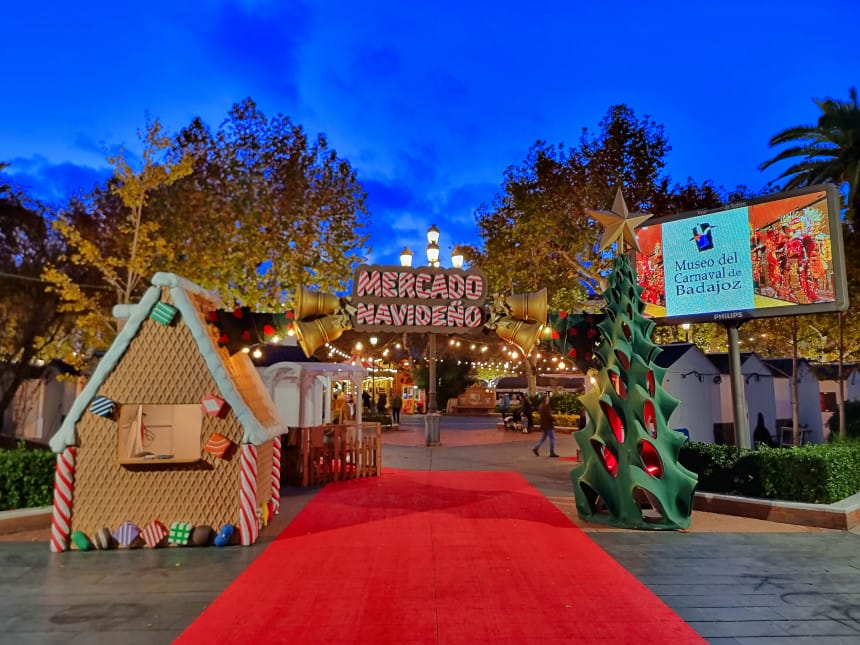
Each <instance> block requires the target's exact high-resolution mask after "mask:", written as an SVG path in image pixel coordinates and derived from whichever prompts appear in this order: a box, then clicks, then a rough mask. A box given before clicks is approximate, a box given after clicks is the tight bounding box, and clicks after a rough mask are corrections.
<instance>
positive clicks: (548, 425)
mask: <svg viewBox="0 0 860 645" xmlns="http://www.w3.org/2000/svg"><path fill="white" fill-rule="evenodd" d="M538 414H539V415H540V429H541V431H542V434H541V436H540V441H538V442H537V443H536V444H535V445H534V448H532V452H533V453H535V455H536V456H540V452H539V451H540V447H541V446H542V445H543V442H544V441H546V440H547V439H549V456H550V457H558V455H557V454H556V453H555V417H554V416H552V410H551V409H550V407H549V396H548V395H547V396H545V397H544V399H543V401H542V402H541V404H540V406H538Z"/></svg>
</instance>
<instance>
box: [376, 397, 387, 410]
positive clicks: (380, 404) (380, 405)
mask: <svg viewBox="0 0 860 645" xmlns="http://www.w3.org/2000/svg"><path fill="white" fill-rule="evenodd" d="M387 405H388V399H387V397H386V396H385V392H380V393H379V398H377V399H376V411H377V412H379V414H385V408H386V406H387Z"/></svg>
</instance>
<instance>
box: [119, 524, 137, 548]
mask: <svg viewBox="0 0 860 645" xmlns="http://www.w3.org/2000/svg"><path fill="white" fill-rule="evenodd" d="M113 536H114V538H115V539H116V541H117V543H119V545H120V546H124V547H126V548H131V547H132V546H134V544H135V542H137V539H138V538H139V537H140V529H139V528H137V525H136V524H135V523H134V522H132V521H131V520H126V521H125V522H123V523H122V525H121V526H120V527H119V528H118V529H117V530H116V531H115V532H114V534H113Z"/></svg>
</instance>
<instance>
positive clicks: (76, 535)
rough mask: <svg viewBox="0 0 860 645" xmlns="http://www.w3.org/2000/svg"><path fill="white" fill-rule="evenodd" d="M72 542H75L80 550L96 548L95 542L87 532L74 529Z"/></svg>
mask: <svg viewBox="0 0 860 645" xmlns="http://www.w3.org/2000/svg"><path fill="white" fill-rule="evenodd" d="M72 544H74V545H75V546H76V547H77V548H78V550H79V551H92V550H93V549H94V548H95V547H94V546H93V543H92V542H91V541H90V538H88V537H87V534H86V533H84V532H83V531H72Z"/></svg>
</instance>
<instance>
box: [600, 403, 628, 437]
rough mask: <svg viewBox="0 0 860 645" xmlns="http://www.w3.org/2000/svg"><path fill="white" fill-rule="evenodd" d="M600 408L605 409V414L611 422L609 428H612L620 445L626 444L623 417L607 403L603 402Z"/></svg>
mask: <svg viewBox="0 0 860 645" xmlns="http://www.w3.org/2000/svg"><path fill="white" fill-rule="evenodd" d="M600 407H601V408H603V414H605V415H606V420H607V421H609V426H610V427H611V428H612V432H613V433H614V434H615V438H616V439H617V440H618V443H624V424H623V423H622V422H621V417H619V416H618V414H617V413H616V412H615V408H613V407H612V406H611V405H609V404H608V403H607V402H606V401H601V402H600Z"/></svg>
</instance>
